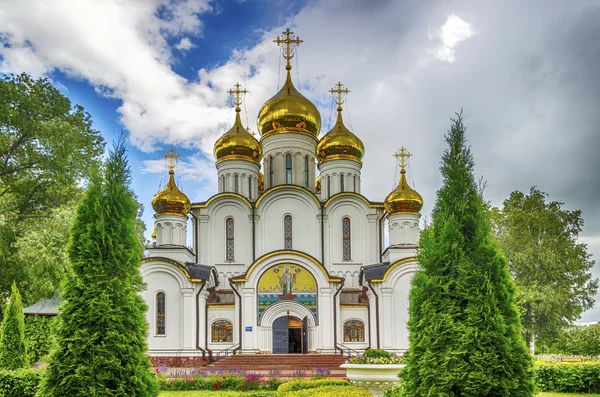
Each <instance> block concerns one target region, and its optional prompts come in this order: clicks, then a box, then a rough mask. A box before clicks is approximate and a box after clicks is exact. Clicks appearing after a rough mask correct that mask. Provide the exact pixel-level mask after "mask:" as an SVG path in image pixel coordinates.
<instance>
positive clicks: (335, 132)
mask: <svg viewBox="0 0 600 397" xmlns="http://www.w3.org/2000/svg"><path fill="white" fill-rule="evenodd" d="M343 86H344V85H343V84H342V83H340V82H338V83H337V84H336V87H335V88H332V89H331V90H329V92H331V93H332V94H334V95H336V103H337V105H338V107H337V112H338V113H337V120H336V123H335V125H334V126H333V128H332V129H331V131H329V132H328V133H327V134H325V136H323V138H321V140H320V141H319V144H318V145H317V156H318V158H319V164H322V163H325V162H327V161H331V160H351V161H356V162H358V163H360V162H361V160H362V158H363V156H364V154H365V146H364V145H363V143H362V141H361V140H360V139H359V138H358V137H357V136H356V135H354V134H353V133H352V131H350V130H349V129H348V128H346V126H345V125H344V120H343V119H342V104H343V103H344V100H343V95H345V94H348V93H349V92H350V90H348V89H347V88H342V87H343Z"/></svg>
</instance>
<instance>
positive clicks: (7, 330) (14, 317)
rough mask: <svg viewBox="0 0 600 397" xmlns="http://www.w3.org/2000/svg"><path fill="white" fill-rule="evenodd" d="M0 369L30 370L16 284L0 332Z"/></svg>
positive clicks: (21, 306)
mask: <svg viewBox="0 0 600 397" xmlns="http://www.w3.org/2000/svg"><path fill="white" fill-rule="evenodd" d="M0 368H4V369H10V370H15V369H19V368H29V359H28V358H27V344H26V343H25V322H24V316H23V305H22V304H21V294H20V293H19V290H18V289H17V285H16V284H14V283H13V285H12V288H11V294H10V302H9V304H8V307H7V309H6V316H5V317H4V320H3V321H2V329H1V331H0Z"/></svg>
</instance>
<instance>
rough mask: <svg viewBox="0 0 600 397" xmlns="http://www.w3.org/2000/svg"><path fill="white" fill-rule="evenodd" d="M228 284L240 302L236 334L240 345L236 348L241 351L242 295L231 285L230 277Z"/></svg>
mask: <svg viewBox="0 0 600 397" xmlns="http://www.w3.org/2000/svg"><path fill="white" fill-rule="evenodd" d="M229 285H230V286H231V290H232V291H233V293H234V294H236V295H237V297H238V300H239V302H240V307H239V310H238V335H239V338H240V345H239V346H238V349H239V350H240V351H241V350H242V339H243V338H242V296H241V295H240V293H239V292H238V290H237V289H235V287H234V286H233V282H232V281H231V279H229Z"/></svg>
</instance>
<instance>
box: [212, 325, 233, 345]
mask: <svg viewBox="0 0 600 397" xmlns="http://www.w3.org/2000/svg"><path fill="white" fill-rule="evenodd" d="M211 334H212V342H213V343H215V342H233V325H232V324H231V321H227V320H217V321H215V322H214V323H212V332H211Z"/></svg>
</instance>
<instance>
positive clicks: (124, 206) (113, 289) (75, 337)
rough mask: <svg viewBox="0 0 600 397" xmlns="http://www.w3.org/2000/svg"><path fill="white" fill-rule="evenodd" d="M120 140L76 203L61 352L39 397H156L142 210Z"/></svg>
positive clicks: (53, 359) (61, 314) (58, 328)
mask: <svg viewBox="0 0 600 397" xmlns="http://www.w3.org/2000/svg"><path fill="white" fill-rule="evenodd" d="M129 185H130V171H129V167H128V165H127V159H126V153H125V148H124V144H123V142H122V141H120V142H119V143H117V144H116V146H115V148H114V149H113V151H112V152H111V153H110V155H109V159H108V161H107V163H106V165H105V170H104V176H103V177H102V178H100V177H94V178H93V179H92V181H91V183H90V185H89V187H88V190H87V192H86V194H85V196H84V199H83V200H82V202H81V204H80V205H79V208H78V212H77V216H76V218H75V222H74V226H73V231H72V236H71V243H70V246H69V258H70V262H71V265H72V272H70V273H69V274H68V275H67V281H66V282H65V284H64V286H63V289H62V298H63V299H64V303H63V304H62V306H61V308H60V312H59V315H58V319H57V320H58V323H57V324H56V332H55V334H56V335H55V336H56V341H57V348H56V349H55V351H54V352H53V353H52V355H51V358H50V363H49V365H48V368H47V370H46V373H45V377H44V379H43V380H42V386H41V389H40V395H41V396H55V397H58V396H61V397H62V396H156V395H157V393H158V391H157V384H156V379H155V375H154V373H153V371H152V368H151V363H150V359H149V357H148V356H147V355H146V351H147V346H146V333H147V324H146V319H145V311H146V310H147V306H146V304H145V303H144V301H143V299H142V298H141V296H140V295H139V292H140V291H142V290H143V288H144V287H145V286H144V283H143V281H142V278H141V276H140V273H139V264H140V261H141V259H142V253H143V248H142V245H141V243H140V241H139V239H138V237H137V235H136V213H137V209H138V204H137V202H136V201H135V199H134V196H133V193H132V191H131V190H130V187H129Z"/></svg>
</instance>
